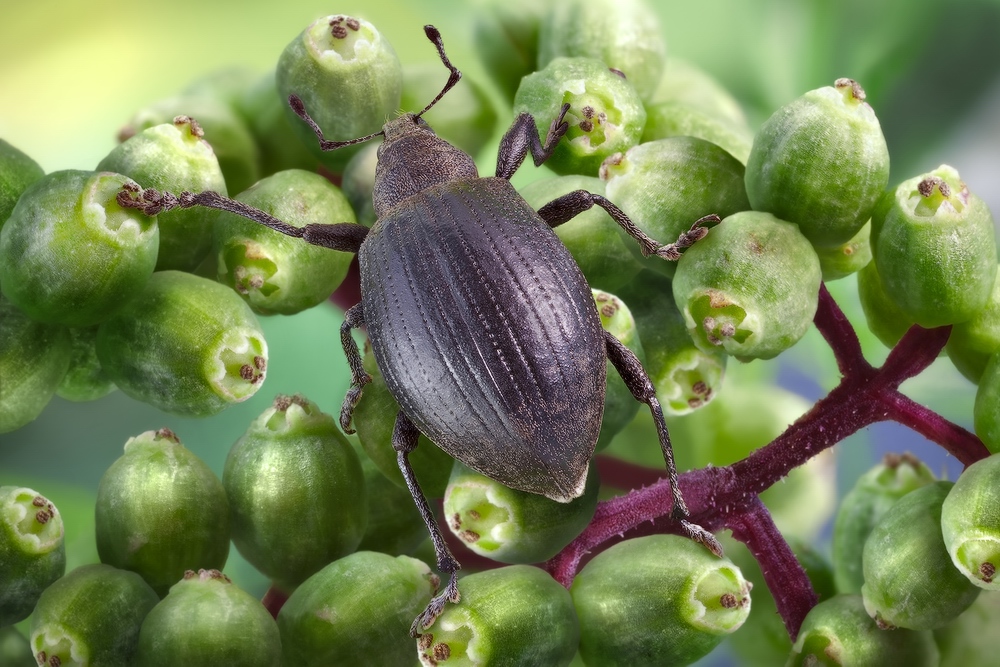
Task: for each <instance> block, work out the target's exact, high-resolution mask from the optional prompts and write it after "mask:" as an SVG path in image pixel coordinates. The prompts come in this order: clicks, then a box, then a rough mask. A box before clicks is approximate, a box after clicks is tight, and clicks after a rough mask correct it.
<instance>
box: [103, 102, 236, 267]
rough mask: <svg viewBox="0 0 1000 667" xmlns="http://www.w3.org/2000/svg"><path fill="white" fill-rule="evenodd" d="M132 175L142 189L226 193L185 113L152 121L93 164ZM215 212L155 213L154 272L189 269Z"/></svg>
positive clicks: (201, 253)
mask: <svg viewBox="0 0 1000 667" xmlns="http://www.w3.org/2000/svg"><path fill="white" fill-rule="evenodd" d="M97 168H98V170H101V171H114V172H117V173H119V174H125V175H126V176H128V177H129V178H132V179H134V180H135V181H136V182H137V183H139V184H140V185H141V186H142V187H144V188H153V189H155V190H158V191H160V192H172V193H180V192H182V191H184V190H187V191H190V192H202V191H204V190H214V191H216V192H218V193H219V194H222V195H225V194H226V180H225V178H224V177H223V175H222V169H221V168H220V167H219V160H218V159H217V158H216V157H215V153H214V152H213V151H212V147H211V146H210V145H209V144H208V142H207V141H205V139H204V131H203V130H202V129H201V126H200V125H199V124H198V123H197V122H196V121H195V120H194V119H192V118H191V117H189V116H177V117H176V118H174V119H173V122H172V123H164V124H162V125H154V126H153V127H150V128H148V129H145V130H143V131H142V132H140V133H138V134H136V135H135V136H133V137H131V138H130V139H128V140H127V141H125V142H124V143H121V144H118V146H116V147H115V149H114V150H112V151H111V153H109V154H108V156H107V157H105V158H104V159H103V160H101V161H100V163H99V164H98V165H97ZM214 219H215V215H214V214H213V213H212V212H211V211H209V210H208V209H205V208H201V207H193V208H177V209H174V210H172V211H164V212H163V213H160V214H159V215H157V216H156V221H157V224H158V225H159V228H160V249H159V252H158V254H157V259H156V270H157V271H163V270H166V269H178V270H180V271H193V270H194V269H195V268H196V267H197V266H198V264H199V263H201V260H202V259H204V258H205V255H207V254H208V251H209V248H211V246H212V222H213V220H214Z"/></svg>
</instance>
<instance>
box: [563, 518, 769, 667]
mask: <svg viewBox="0 0 1000 667" xmlns="http://www.w3.org/2000/svg"><path fill="white" fill-rule="evenodd" d="M666 564H669V566H666ZM571 590H572V594H573V604H574V605H575V607H576V611H577V614H579V617H580V635H581V641H580V655H581V656H582V657H583V660H584V662H585V663H587V664H588V665H602V666H603V665H607V666H608V667H613V666H614V665H629V666H631V667H638V666H640V665H674V664H677V665H687V664H690V663H692V662H694V661H695V660H697V659H699V658H701V657H702V656H704V655H706V654H707V653H708V652H709V651H711V650H712V649H713V648H715V647H716V646H717V645H718V644H719V642H721V641H722V640H723V638H725V636H726V635H727V634H729V633H731V632H733V631H735V630H737V629H738V628H739V627H740V626H741V625H742V624H743V621H744V620H746V618H747V615H748V614H749V612H750V585H749V584H748V583H747V582H746V580H744V579H743V575H742V574H741V573H740V570H739V568H737V567H736V566H735V565H733V563H732V562H731V561H729V560H728V559H726V558H718V557H716V556H714V555H712V553H711V552H709V551H708V550H707V549H705V548H704V547H703V546H701V545H700V544H696V543H694V542H692V541H691V540H689V539H686V538H683V537H679V536H676V535H651V536H649V537H641V538H637V539H632V540H626V541H625V542H621V543H619V544H616V545H615V546H613V547H611V548H610V549H608V550H606V551H604V552H602V553H600V554H598V555H597V556H596V557H595V558H594V559H593V560H592V561H590V562H589V563H587V565H586V566H584V568H583V570H581V571H580V573H579V574H578V575H577V576H576V580H575V581H574V582H573V587H572V589H571Z"/></svg>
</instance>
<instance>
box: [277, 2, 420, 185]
mask: <svg viewBox="0 0 1000 667" xmlns="http://www.w3.org/2000/svg"><path fill="white" fill-rule="evenodd" d="M277 83H278V93H279V95H280V97H281V98H282V99H284V100H287V99H288V96H289V95H297V96H298V97H299V99H301V100H302V103H303V104H304V105H305V109H306V111H307V112H309V114H310V115H311V116H312V118H313V120H315V121H316V122H317V123H318V124H319V126H320V127H321V128H322V129H323V131H324V135H325V137H326V138H327V139H328V140H333V141H349V140H351V139H357V138H358V137H363V136H365V135H368V134H371V133H372V132H378V131H379V130H381V129H382V124H383V123H385V120H386V118H389V117H390V116H391V115H392V114H394V113H395V112H396V111H397V110H398V109H399V102H400V94H401V91H402V85H403V72H402V66H401V65H400V63H399V59H398V58H397V57H396V52H395V51H393V49H392V46H391V45H390V44H389V42H388V41H387V40H386V39H385V37H384V36H383V35H382V33H380V32H379V31H378V30H377V29H376V28H375V26H373V25H372V24H371V23H369V22H368V21H365V20H364V19H357V18H353V17H350V16H343V15H333V16H326V17H323V18H321V19H318V20H316V21H314V22H313V23H312V24H310V25H309V26H308V27H307V28H306V29H305V30H303V31H302V33H301V34H300V35H299V36H298V37H296V38H295V39H293V40H292V41H291V42H290V43H289V44H288V46H286V47H285V50H284V51H283V52H282V54H281V57H280V58H279V59H278V69H277ZM428 101H429V100H428ZM425 104H426V102H425ZM420 108H423V105H421V107H420ZM286 113H287V114H288V118H289V122H290V123H291V124H292V128H293V129H294V130H295V131H296V132H297V133H298V134H299V138H300V140H301V141H302V142H303V143H304V144H305V145H306V146H307V147H309V149H310V150H311V151H313V154H314V155H316V156H317V157H318V158H319V159H320V160H321V161H322V162H323V164H325V165H327V166H328V167H330V168H332V169H335V170H336V171H338V172H339V171H341V170H342V169H343V166H344V165H345V164H346V163H347V160H348V159H350V157H351V156H352V155H354V153H356V152H357V150H358V149H357V147H349V148H341V149H339V150H336V151H331V152H327V153H324V152H323V151H322V150H320V147H319V142H318V141H317V139H316V136H315V135H314V134H313V132H312V130H311V129H309V126H308V125H306V124H305V123H304V122H303V121H302V120H301V119H300V118H298V117H297V116H296V115H295V114H294V112H293V111H292V110H291V108H287V109H286Z"/></svg>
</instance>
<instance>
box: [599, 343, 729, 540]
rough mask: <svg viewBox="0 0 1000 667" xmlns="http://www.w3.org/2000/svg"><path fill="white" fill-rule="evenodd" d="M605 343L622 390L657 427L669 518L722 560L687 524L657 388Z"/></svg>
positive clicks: (628, 356) (704, 535)
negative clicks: (642, 405) (671, 503)
mask: <svg viewBox="0 0 1000 667" xmlns="http://www.w3.org/2000/svg"><path fill="white" fill-rule="evenodd" d="M604 342H605V347H606V348H607V353H608V361H610V362H611V365H612V366H614V367H615V370H617V371H618V374H619V375H621V377H622V380H624V381H625V386H627V387H628V388H629V391H631V392H632V395H633V396H635V399H636V400H637V401H640V402H642V403H645V404H646V405H648V406H649V410H650V412H652V413H653V422H654V423H655V424H656V435H657V436H658V437H659V440H660V449H661V450H662V451H663V459H664V461H666V464H667V478H668V479H669V480H670V491H671V493H673V497H674V506H673V509H672V510H671V512H670V514H671V518H673V519H674V521H676V522H677V524H678V526H680V529H681V532H682V533H683V534H684V535H685V536H686V537H688V538H689V539H692V540H694V541H696V542H700V543H702V544H704V545H705V546H706V547H708V549H709V550H710V551H711V552H712V553H714V554H715V555H717V556H720V557H721V556H722V545H721V544H719V541H718V540H717V539H715V536H714V535H712V533H710V532H708V531H707V530H705V529H704V528H702V527H701V526H699V525H698V524H696V523H692V522H690V521H689V520H688V519H689V518H690V516H691V515H690V513H689V512H688V508H687V505H686V504H685V503H684V498H683V497H682V496H681V490H680V486H679V485H678V483H677V467H676V466H675V465H674V450H673V447H672V446H671V444H670V434H669V433H668V432H667V423H666V420H664V418H663V409H662V408H661V407H660V402H659V400H657V398H656V388H655V387H654V386H653V383H652V381H650V379H649V375H648V374H647V373H646V369H644V368H643V367H642V362H640V361H639V358H638V357H636V356H635V353H634V352H632V350H630V349H628V348H627V347H625V345H624V343H622V342H621V341H620V340H618V339H617V338H615V337H614V336H613V335H611V334H610V333H608V332H607V331H605V332H604Z"/></svg>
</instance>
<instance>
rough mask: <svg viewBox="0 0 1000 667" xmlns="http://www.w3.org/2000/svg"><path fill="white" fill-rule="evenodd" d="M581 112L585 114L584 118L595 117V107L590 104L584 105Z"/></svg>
mask: <svg viewBox="0 0 1000 667" xmlns="http://www.w3.org/2000/svg"><path fill="white" fill-rule="evenodd" d="M580 112H581V113H582V114H583V117H584V118H593V117H594V107H592V106H590V105H589V104H588V105H587V106H585V107H583V108H582V109H580Z"/></svg>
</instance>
